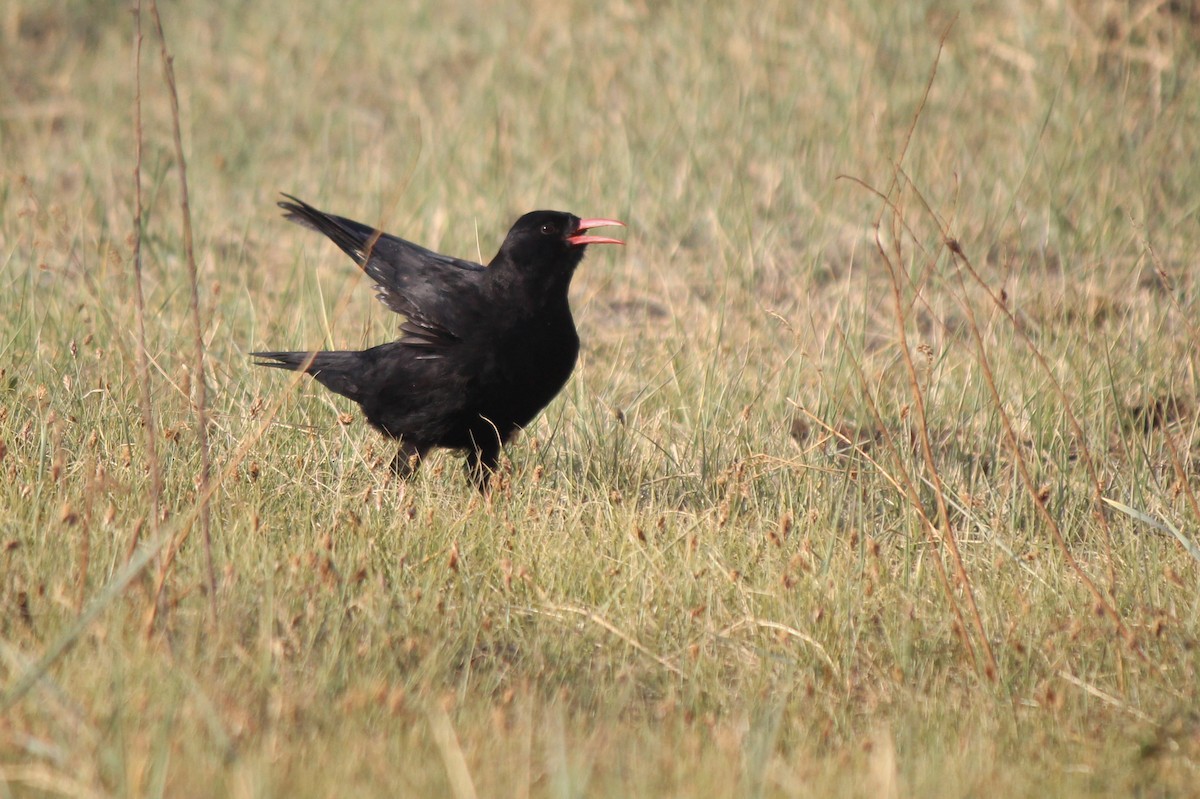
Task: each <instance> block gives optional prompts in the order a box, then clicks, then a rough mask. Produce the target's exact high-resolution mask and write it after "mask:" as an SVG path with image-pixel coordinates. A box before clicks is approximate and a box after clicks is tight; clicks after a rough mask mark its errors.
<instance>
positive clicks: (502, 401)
mask: <svg viewBox="0 0 1200 799" xmlns="http://www.w3.org/2000/svg"><path fill="white" fill-rule="evenodd" d="M289 199H292V200H293V202H284V203H280V206H281V207H282V208H284V210H286V211H287V212H288V213H287V218H288V219H291V220H293V221H295V222H298V223H299V224H302V225H304V226H306V227H310V228H312V229H314V230H317V231H319V232H321V233H323V234H325V235H326V236H328V237H329V238H330V239H332V240H333V241H334V242H335V243H336V244H337V245H338V246H339V247H341V248H342V250H344V251H345V252H346V253H347V254H348V255H349V256H350V257H351V258H353V259H354V260H355V262H356V263H358V264H359V266H361V267H362V268H363V270H364V271H365V272H366V273H367V274H368V275H369V276H370V277H371V278H372V279H374V280H375V282H376V288H377V290H378V292H379V293H378V295H377V296H378V297H379V299H380V300H381V301H382V302H383V303H384V304H385V305H387V306H388V307H389V308H391V309H392V310H393V311H396V312H397V313H399V314H402V315H403V316H404V317H405V321H404V323H403V324H402V325H401V331H402V336H401V338H400V339H399V340H397V341H393V342H389V343H387V344H382V345H380V346H377V347H372V348H371V349H368V350H364V351H362V352H355V351H339V352H315V353H314V352H258V353H254V354H255V355H256V356H258V357H259V358H260V359H261V360H260V361H259V362H258V363H259V364H261V365H264V366H275V367H280V368H285V369H301V370H303V371H305V372H308V373H309V374H311V375H312V376H313V377H315V378H316V379H317V380H318V381H319V382H320V383H321V384H322V385H324V386H325V387H326V388H328V389H330V390H331V391H334V392H336V393H338V394H341V395H342V396H345V397H348V398H350V399H352V400H354V401H355V402H357V403H358V404H359V405H361V406H362V409H363V413H364V414H365V416H366V418H367V421H369V422H370V423H371V424H372V425H373V426H375V427H376V428H378V429H379V430H380V431H382V432H383V433H385V434H386V435H388V436H391V437H392V438H396V439H399V440H400V451H399V453H398V454H397V456H396V460H395V461H394V462H393V468H394V469H395V470H396V471H397V472H398V473H400V474H404V475H407V474H410V473H411V472H412V471H413V470H414V469H415V467H416V466H418V465H419V464H420V459H421V458H422V457H423V456H424V455H425V453H426V452H428V451H429V450H430V449H432V448H434V447H447V448H451V449H461V450H466V452H467V466H468V471H469V473H470V474H471V475H472V477H473V478H474V479H475V481H476V483H477V485H479V486H480V487H481V488H484V487H486V485H487V481H488V477H489V476H490V473H491V472H492V471H493V470H494V469H495V468H496V464H497V460H498V457H499V454H500V448H501V447H502V446H503V445H504V443H505V442H507V441H508V439H509V438H510V437H511V436H512V435H513V433H515V432H516V431H517V430H519V429H521V428H522V427H524V426H525V425H527V424H528V423H529V422H530V421H532V420H533V418H534V417H535V416H536V415H537V414H538V412H539V411H541V410H542V408H544V407H545V406H546V405H547V404H548V403H549V402H550V400H551V399H553V398H554V396H555V395H556V394H558V392H559V391H560V390H561V389H562V387H563V386H564V385H565V384H566V382H567V379H568V378H569V377H570V375H571V372H572V370H573V369H574V368H575V360H576V358H577V356H578V354H579V336H578V334H577V333H576V331H575V322H574V320H573V318H572V316H571V308H570V304H569V303H568V299H567V290H568V288H569V286H570V283H571V277H572V276H573V274H574V272H575V267H576V266H578V264H579V262H580V260H582V258H583V251H584V248H585V247H586V245H587V244H598V243H618V244H619V243H621V242H619V241H618V240H616V239H610V238H604V237H600V236H588V235H584V231H585V230H587V229H589V228H592V227H599V226H600V225H602V224H605V225H607V224H621V223H619V222H615V221H613V220H607V219H582V220H581V219H579V218H578V217H575V216H573V215H571V214H567V213H562V212H557V211H534V212H531V213H528V214H525V215H524V216H523V217H521V218H520V219H519V220H518V221H517V222H516V224H515V225H513V228H512V230H510V231H509V234H508V236H507V237H506V239H505V241H504V244H503V245H502V246H501V248H500V251H499V252H498V253H497V254H496V256H495V258H493V259H492V261H491V262H490V263H489V264H488V266H486V267H484V266H482V265H480V264H477V263H473V262H471V261H464V260H460V259H457V258H451V257H448V256H445V255H439V254H438V253H435V252H432V251H431V250H427V249H425V248H424V247H420V246H418V245H416V244H412V243H411V242H408V241H405V240H403V239H400V238H396V237H394V236H389V235H387V234H385V233H381V232H379V231H377V230H375V229H374V228H372V227H369V226H367V225H363V224H361V223H359V222H355V221H353V220H351V219H346V218H344V217H339V216H333V215H330V214H326V213H323V212H321V211H319V210H317V209H316V208H313V207H312V206H310V205H308V204H306V203H303V202H301V201H299V200H295V198H289Z"/></svg>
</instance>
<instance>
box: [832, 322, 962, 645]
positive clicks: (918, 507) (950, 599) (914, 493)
mask: <svg viewBox="0 0 1200 799" xmlns="http://www.w3.org/2000/svg"><path fill="white" fill-rule="evenodd" d="M834 331H835V332H836V333H837V335H838V338H839V339H840V340H841V342H842V344H843V345H846V344H847V342H846V334H845V331H843V330H842V329H841V328H840V327H835V328H834ZM842 349H843V352H844V353H845V355H846V357H847V360H849V362H850V364H851V366H853V367H854V372H855V374H856V375H857V376H858V382H859V385H861V386H862V387H863V398H864V399H865V400H866V402H867V408H868V409H869V410H870V411H871V417H872V418H873V419H874V420H875V426H876V428H877V429H878V430H880V431H882V433H883V442H884V446H885V448H886V449H887V451H888V453H889V454H890V455H891V456H892V460H893V462H894V463H895V464H896V475H897V477H898V478H899V480H900V481H901V482H902V483H903V488H902V490H901V493H902V494H903V495H905V496H906V497H907V499H908V502H909V506H910V507H911V508H912V509H913V511H914V512H915V513H916V514H917V517H918V518H919V519H920V520H921V527H922V529H924V530H925V533H926V535H927V537H928V539H929V543H930V545H931V546H932V547H933V549H934V551H935V552H937V553H938V554H937V555H936V556H935V557H934V558H933V564H934V567H935V568H936V571H937V574H938V580H939V582H940V583H941V586H942V590H943V592H944V593H945V595H946V602H947V604H949V605H950V609H951V610H952V611H953V612H954V631H955V633H956V634H957V635H958V638H959V642H960V643H961V644H962V647H963V651H965V652H966V653H967V657H968V658H969V659H970V661H971V668H972V669H978V668H979V661H978V659H977V658H976V656H975V647H974V646H972V644H971V639H970V636H969V635H968V634H967V622H966V619H964V618H963V614H962V608H960V607H959V605H958V600H957V599H956V598H955V596H954V587H953V586H952V585H951V584H950V575H949V574H947V572H946V564H945V563H943V562H942V557H941V554H940V552H941V546H940V543H941V541H940V540H939V536H938V534H937V526H936V525H935V524H934V523H933V520H932V519H930V518H929V514H927V513H926V512H925V508H924V506H923V505H922V504H921V494H920V490H919V489H918V487H917V482H916V481H915V480H913V478H912V475H910V474H909V473H908V469H907V468H905V465H904V459H903V458H902V457H901V456H900V448H899V447H898V446H897V445H896V440H895V438H893V437H892V433H891V431H890V430H889V429H888V426H887V425H886V424H884V421H883V414H881V413H880V412H879V405H878V404H877V403H876V402H875V397H874V396H872V395H871V390H870V388H869V387H868V386H869V383H868V382H867V376H866V374H865V373H864V372H863V368H862V364H860V363H859V362H858V359H857V358H855V357H854V356H853V355H852V354H851V353H852V352H853V350H852V349H851V348H850V347H848V346H843V348H842ZM827 429H828V428H827ZM880 473H881V474H883V476H884V478H885V479H887V480H888V482H890V483H892V485H894V486H896V488H897V489H901V486H900V485H899V483H897V482H896V480H894V479H893V478H892V477H891V476H890V475H888V474H887V473H886V472H883V471H881V472H880Z"/></svg>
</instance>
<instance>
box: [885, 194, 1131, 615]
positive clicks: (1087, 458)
mask: <svg viewBox="0 0 1200 799" xmlns="http://www.w3.org/2000/svg"><path fill="white" fill-rule="evenodd" d="M905 179H906V180H907V181H908V184H909V186H910V187H911V188H912V189H913V193H914V194H915V195H916V197H917V199H918V201H919V202H920V203H921V205H922V206H923V207H924V208H925V212H926V213H927V214H929V217H930V218H931V219H933V220H934V221H935V223H936V224H937V226H938V229H939V231H940V235H941V237H942V242H943V244H944V245H945V246H946V248H947V249H948V250H949V251H950V254H951V257H952V258H954V259H955V262H956V263H958V264H960V265H961V266H962V267H963V268H965V269H966V270H967V273H968V274H969V275H970V276H971V279H972V280H973V281H974V282H975V283H976V285H978V286H979V287H980V288H982V289H983V290H984V292H986V293H987V295H988V298H989V299H990V300H991V301H992V304H993V305H995V306H996V308H998V309H999V310H1000V312H1001V313H1002V314H1004V316H1005V318H1006V319H1007V320H1008V323H1009V326H1010V327H1011V328H1012V329H1013V330H1015V331H1016V332H1017V335H1018V336H1020V337H1021V340H1022V341H1023V342H1024V343H1025V346H1026V347H1027V348H1028V350H1029V352H1030V353H1031V354H1032V355H1033V357H1034V359H1035V360H1037V363H1038V366H1039V367H1040V368H1041V370H1042V372H1043V374H1045V375H1046V377H1047V378H1048V379H1049V381H1050V385H1051V386H1053V388H1054V393H1055V395H1056V396H1057V397H1058V399H1059V403H1060V404H1061V407H1062V409H1063V413H1064V414H1066V417H1067V422H1068V423H1069V424H1070V425H1071V432H1072V433H1073V434H1074V436H1075V441H1076V442H1077V443H1078V445H1079V455H1080V459H1081V460H1082V461H1083V466H1084V469H1085V470H1086V471H1087V473H1088V479H1089V480H1090V481H1091V484H1092V494H1093V498H1094V500H1095V503H1096V517H1097V518H1098V519H1099V521H1100V527H1101V529H1102V530H1103V531H1104V552H1105V563H1106V566H1107V572H1108V583H1109V596H1110V597H1113V598H1115V597H1116V595H1117V570H1116V564H1115V559H1114V558H1113V552H1112V528H1111V526H1110V525H1109V523H1108V516H1107V515H1106V512H1105V510H1104V484H1103V482H1102V481H1101V479H1100V470H1099V469H1098V468H1097V467H1096V461H1095V459H1094V458H1092V451H1091V448H1090V447H1089V446H1088V445H1087V437H1086V436H1085V435H1084V432H1083V425H1081V424H1080V423H1079V419H1078V418H1076V416H1075V413H1074V411H1072V410H1071V406H1072V402H1071V398H1070V397H1069V396H1068V395H1067V391H1066V389H1064V388H1063V386H1062V383H1061V382H1060V381H1059V379H1058V377H1057V375H1055V374H1054V371H1053V370H1052V369H1051V368H1050V364H1049V363H1047V362H1046V358H1045V356H1043V355H1042V353H1041V351H1040V350H1039V349H1038V348H1037V345H1036V344H1035V343H1034V341H1033V339H1032V338H1031V337H1030V336H1029V333H1028V332H1027V331H1026V330H1025V328H1024V326H1022V325H1020V324H1018V323H1017V319H1016V317H1015V316H1013V314H1012V311H1010V310H1009V308H1008V304H1007V303H1006V302H1005V301H1004V300H1003V299H1001V298H1000V297H998V296H996V293H995V292H993V291H992V288H991V286H989V285H988V284H987V283H986V281H984V279H983V277H982V276H981V275H980V274H979V273H978V272H976V271H975V267H974V265H973V264H972V263H971V262H970V260H969V259H968V258H967V256H966V253H964V252H963V250H962V247H961V246H959V243H958V241H957V240H956V239H955V238H954V237H953V236H952V235H951V234H950V226H949V225H948V224H947V223H946V222H944V221H943V220H942V219H941V217H940V216H938V214H937V213H935V212H934V210H933V208H932V207H931V206H930V205H929V203H928V202H927V201H926V200H925V196H924V194H922V193H921V191H920V189H918V188H917V187H916V185H915V184H913V183H912V180H911V179H909V178H908V176H907V175H905ZM959 278H960V280H961V278H962V275H961V274H960V275H959ZM958 301H959V303H960V304H962V305H964V306H965V305H966V304H967V301H966V296H965V288H963V287H962V284H961V283H960V296H959V298H958Z"/></svg>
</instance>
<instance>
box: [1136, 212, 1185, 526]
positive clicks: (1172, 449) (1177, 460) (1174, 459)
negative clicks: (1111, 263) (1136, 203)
mask: <svg viewBox="0 0 1200 799" xmlns="http://www.w3.org/2000/svg"><path fill="white" fill-rule="evenodd" d="M1134 229H1135V230H1137V231H1138V239H1139V240H1140V241H1141V244H1142V246H1143V247H1145V248H1146V252H1148V253H1150V260H1151V261H1153V262H1154V273H1155V274H1156V275H1157V276H1158V279H1159V282H1160V283H1161V284H1162V287H1163V289H1164V291H1165V293H1166V295H1167V298H1168V299H1167V301H1168V302H1170V304H1171V307H1172V308H1174V309H1175V311H1176V312H1177V313H1178V315H1179V319H1180V320H1181V321H1182V322H1183V325H1184V327H1186V328H1187V330H1188V336H1189V337H1190V338H1191V340H1192V344H1193V352H1195V351H1200V350H1198V349H1197V348H1196V347H1195V346H1194V345H1196V344H1197V342H1200V331H1197V328H1196V325H1195V323H1194V322H1193V321H1192V317H1191V315H1190V314H1189V313H1187V312H1186V311H1185V310H1184V309H1183V308H1182V307H1180V305H1179V299H1178V298H1177V297H1176V296H1175V291H1174V286H1173V285H1172V284H1171V277H1170V275H1168V274H1167V267H1166V265H1165V264H1164V263H1163V262H1162V259H1161V258H1160V257H1159V255H1158V251H1157V250H1155V249H1154V246H1153V245H1152V244H1151V243H1150V240H1149V239H1148V238H1147V237H1146V234H1145V232H1144V231H1143V230H1142V229H1141V228H1140V227H1138V226H1137V225H1136V224H1135V225H1134ZM1162 433H1163V439H1164V440H1165V441H1166V442H1167V451H1168V452H1169V453H1170V455H1171V468H1172V469H1173V470H1174V471H1175V479H1176V481H1177V482H1178V483H1179V486H1180V489H1181V490H1182V491H1183V493H1184V496H1186V497H1187V500H1188V505H1190V506H1191V508H1192V515H1193V516H1195V518H1196V520H1197V521H1200V502H1198V501H1197V499H1196V492H1195V491H1193V490H1192V484H1191V481H1190V480H1188V477H1187V471H1186V470H1185V469H1184V467H1183V459H1182V458H1181V457H1180V455H1179V448H1178V447H1177V446H1176V445H1175V437H1174V436H1173V435H1171V428H1170V425H1168V424H1163V426H1162Z"/></svg>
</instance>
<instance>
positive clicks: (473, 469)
mask: <svg viewBox="0 0 1200 799" xmlns="http://www.w3.org/2000/svg"><path fill="white" fill-rule="evenodd" d="M499 463H500V442H498V441H497V442H493V443H492V444H491V445H490V446H489V445H484V446H482V447H472V448H471V449H469V450H467V464H466V466H467V477H469V478H470V479H471V482H472V483H474V484H475V487H476V488H477V489H479V493H481V494H486V493H487V492H488V489H489V488H491V484H492V475H494V474H495V473H496V467H497V465H498V464H499Z"/></svg>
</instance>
